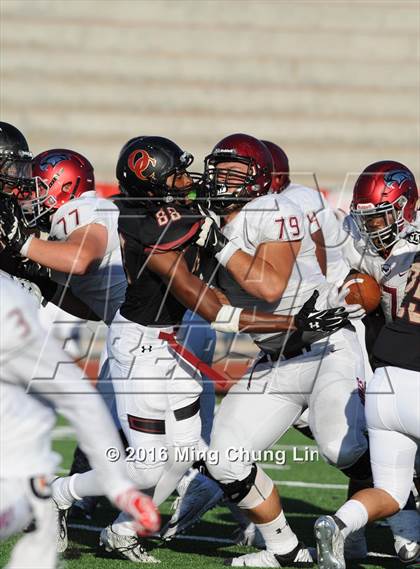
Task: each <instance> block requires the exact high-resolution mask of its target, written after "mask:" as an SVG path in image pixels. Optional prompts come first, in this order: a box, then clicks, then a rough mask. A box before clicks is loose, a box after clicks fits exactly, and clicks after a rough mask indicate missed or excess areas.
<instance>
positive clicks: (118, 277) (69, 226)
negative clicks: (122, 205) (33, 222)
mask: <svg viewBox="0 0 420 569" xmlns="http://www.w3.org/2000/svg"><path fill="white" fill-rule="evenodd" d="M118 216H119V210H118V208H117V206H116V205H115V204H114V203H113V202H111V201H110V200H106V199H104V198H99V197H97V196H96V193H95V192H85V193H84V194H82V195H81V196H80V197H79V198H76V199H74V200H70V201H69V202H67V203H66V204H64V205H62V206H61V207H60V208H59V209H58V210H57V211H56V212H55V213H54V215H53V217H52V223H51V231H50V237H49V238H50V239H51V240H56V241H66V240H67V239H68V238H69V236H70V235H71V234H72V233H73V231H76V230H77V229H80V228H81V227H84V226H86V225H90V224H93V223H99V224H100V225H103V226H104V227H106V229H107V231H108V244H107V247H106V251H105V255H104V257H103V259H102V261H101V263H100V265H99V266H98V267H95V268H94V269H92V270H91V271H89V273H87V274H86V275H68V274H67V273H60V272H58V271H53V272H52V278H53V279H54V280H55V281H56V282H58V283H59V284H62V285H65V284H69V285H70V286H71V290H72V292H73V293H74V294H75V296H77V297H79V298H80V299H81V300H82V301H83V302H84V303H85V304H87V305H88V306H89V307H90V308H92V310H93V311H94V312H95V313H96V314H97V315H98V316H99V317H100V318H101V319H102V320H103V321H104V322H106V323H107V324H110V323H111V321H112V319H113V318H114V315H115V313H116V311H117V310H118V308H119V307H120V305H121V304H122V302H123V301H124V296H125V289H126V278H125V273H124V269H123V265H122V259H121V251H120V242H119V236H118Z"/></svg>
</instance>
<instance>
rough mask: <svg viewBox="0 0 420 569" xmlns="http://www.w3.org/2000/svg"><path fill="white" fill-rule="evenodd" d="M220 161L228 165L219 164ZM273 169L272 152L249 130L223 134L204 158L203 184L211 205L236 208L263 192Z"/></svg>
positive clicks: (217, 208)
mask: <svg viewBox="0 0 420 569" xmlns="http://www.w3.org/2000/svg"><path fill="white" fill-rule="evenodd" d="M233 163H234V164H233ZM223 164H229V167H228V168H224V167H220V165H223ZM236 164H237V165H238V166H237V167H236ZM272 169H273V160H272V158H271V154H270V152H269V151H268V149H267V147H266V146H265V145H264V144H263V143H262V142H261V141H260V140H258V139H257V138H254V137H253V136H249V135H248V134H231V135H230V136H226V137H225V138H223V139H222V140H221V141H220V142H218V143H217V144H216V146H215V147H214V148H213V150H212V152H211V154H209V155H208V156H206V158H205V169H204V186H205V193H206V195H207V197H209V198H210V199H211V208H212V209H214V210H215V211H220V212H222V210H223V211H226V210H227V209H229V210H231V209H235V208H236V207H238V206H239V207H240V206H241V205H244V203H246V202H247V201H249V200H250V199H253V198H256V197H258V196H261V195H264V194H266V193H267V192H268V190H269V189H270V184H271V172H272Z"/></svg>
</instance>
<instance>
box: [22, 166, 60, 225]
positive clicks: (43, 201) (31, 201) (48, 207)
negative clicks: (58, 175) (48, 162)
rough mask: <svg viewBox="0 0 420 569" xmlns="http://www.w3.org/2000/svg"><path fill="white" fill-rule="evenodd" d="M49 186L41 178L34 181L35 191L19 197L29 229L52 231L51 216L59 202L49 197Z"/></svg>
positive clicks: (37, 177)
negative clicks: (36, 228)
mask: <svg viewBox="0 0 420 569" xmlns="http://www.w3.org/2000/svg"><path fill="white" fill-rule="evenodd" d="M49 188H50V186H48V184H47V183H46V182H45V181H44V180H43V179H42V178H40V177H39V176H36V177H35V178H34V179H33V189H32V190H31V192H30V193H28V194H27V195H26V196H23V195H22V196H21V197H19V198H18V199H19V205H20V208H21V210H22V214H23V217H24V219H25V222H26V224H27V226H28V227H32V228H34V227H38V228H40V229H45V230H48V231H49V229H50V216H51V215H52V214H53V213H54V212H55V210H56V209H57V200H56V198H55V197H54V196H52V195H49Z"/></svg>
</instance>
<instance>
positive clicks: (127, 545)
mask: <svg viewBox="0 0 420 569" xmlns="http://www.w3.org/2000/svg"><path fill="white" fill-rule="evenodd" d="M99 545H100V546H101V547H103V548H104V549H105V551H107V552H108V553H116V554H117V555H118V556H119V557H122V558H124V559H129V560H130V561H133V562H134V563H160V561H159V559H156V557H154V556H153V555H150V553H148V552H147V551H146V550H145V548H144V547H143V545H142V542H141V539H140V538H139V537H138V536H137V535H120V534H118V533H115V532H114V531H113V529H112V525H110V526H107V527H106V528H104V529H103V530H102V531H101V536H100V539H99Z"/></svg>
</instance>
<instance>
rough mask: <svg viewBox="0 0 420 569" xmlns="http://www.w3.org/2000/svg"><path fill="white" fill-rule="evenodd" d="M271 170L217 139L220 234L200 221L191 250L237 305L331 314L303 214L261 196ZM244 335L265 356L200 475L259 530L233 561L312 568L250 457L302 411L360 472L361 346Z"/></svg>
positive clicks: (336, 459)
mask: <svg viewBox="0 0 420 569" xmlns="http://www.w3.org/2000/svg"><path fill="white" fill-rule="evenodd" d="M271 172H272V160H271V156H270V153H269V152H268V149H267V148H266V147H265V146H264V144H263V143H261V141H259V140H257V139H255V138H253V137H251V136H248V135H243V134H237V135H231V136H228V137H226V138H225V139H223V140H221V141H220V142H219V143H218V144H217V145H216V146H215V148H214V150H213V152H212V153H211V154H210V155H209V156H208V157H207V158H206V168H205V176H206V179H205V183H206V187H207V191H208V193H209V196H210V198H211V207H212V209H213V210H214V211H215V212H216V213H222V214H224V216H225V225H224V226H223V229H222V231H223V232H221V231H220V230H219V229H218V228H217V225H216V224H215V223H214V222H212V221H209V220H207V221H206V226H204V227H203V229H202V235H201V238H200V240H199V241H198V242H199V244H200V245H202V246H204V247H205V248H206V249H207V250H210V251H213V254H215V257H216V259H217V260H218V262H219V263H220V265H222V268H221V269H220V270H219V274H218V278H219V281H218V282H219V284H220V286H221V288H222V290H223V292H225V293H226V296H227V297H228V299H229V301H230V302H231V303H232V304H233V305H237V306H242V307H248V308H250V307H252V308H254V309H256V308H258V309H262V310H266V311H271V312H273V313H275V314H293V313H295V312H296V311H298V310H299V308H300V306H302V304H303V303H304V302H305V301H306V299H307V298H308V297H310V296H311V294H312V293H313V291H314V290H315V288H317V289H319V290H320V293H321V294H320V298H319V299H318V304H319V306H321V307H326V306H327V297H328V294H329V292H330V288H331V287H330V286H329V285H328V284H327V283H326V281H325V278H324V276H323V275H322V272H321V269H320V267H319V264H318V262H317V258H316V255H315V246H314V243H313V241H312V239H311V237H310V236H309V235H307V234H305V231H304V217H303V213H302V211H301V210H300V209H299V208H298V207H297V206H296V205H295V204H293V203H292V202H291V201H290V200H288V199H287V198H286V197H285V196H283V195H282V194H281V193H280V194H268V190H269V187H270V183H271ZM253 198H254V199H253ZM206 230H207V234H205V231H206ZM203 242H204V244H203ZM353 309H354V310H357V311H358V310H359V309H360V307H359V306H355V307H350V308H349V310H353ZM251 335H252V337H253V339H254V341H255V342H256V344H257V345H258V346H259V347H260V348H261V349H262V355H261V357H260V358H259V359H258V360H257V361H256V363H255V364H254V366H253V368H252V370H250V372H249V373H248V374H247V375H246V376H245V377H244V378H242V380H241V381H239V382H238V383H237V384H236V385H235V386H233V387H232V388H231V389H230V391H229V393H228V394H227V396H226V397H225V398H224V400H223V402H222V404H221V407H220V410H219V413H218V415H217V418H216V421H215V426H214V429H213V433H212V442H211V446H210V450H211V451H214V452H218V453H219V456H220V457H221V459H220V461H219V463H218V464H217V465H214V464H210V463H208V464H207V468H208V470H209V472H210V474H211V475H212V476H213V477H214V478H215V479H216V480H217V481H218V482H219V483H220V484H221V486H222V488H223V490H224V492H225V493H226V494H227V496H228V497H229V498H230V499H231V500H232V501H235V502H236V503H237V504H238V505H239V507H240V508H241V509H242V510H243V511H244V512H245V513H246V514H247V515H248V516H249V518H250V520H251V521H254V522H255V523H256V524H257V527H258V529H259V530H260V532H261V534H262V535H263V538H264V540H265V543H266V546H267V549H266V550H263V551H261V552H259V553H256V554H248V555H245V556H241V557H238V558H235V559H231V560H229V563H230V564H231V565H233V566H249V567H279V566H281V565H283V564H287V565H291V566H300V567H304V566H308V567H309V566H312V564H313V560H312V557H311V555H310V553H309V551H308V550H307V548H306V547H305V546H304V545H303V544H302V543H300V542H299V541H298V539H297V537H296V535H295V534H294V532H293V531H292V530H291V528H290V527H289V525H288V524H287V521H286V518H285V516H284V513H283V510H282V507H281V504H280V499H279V495H278V492H277V490H276V489H275V487H274V484H273V482H272V480H271V479H270V478H269V477H268V476H267V475H266V474H265V472H264V471H263V470H262V469H261V468H260V467H259V466H257V465H256V464H253V460H252V455H253V451H257V450H259V451H261V450H264V449H267V448H269V447H270V446H271V445H272V444H273V443H274V442H275V441H276V440H278V439H279V438H280V437H281V435H282V434H283V433H284V432H285V431H286V430H287V429H288V428H289V426H290V425H291V424H293V423H294V421H295V420H296V419H297V418H298V417H299V416H300V415H301V413H302V411H303V410H304V409H306V407H309V408H310V410H311V412H310V415H309V416H310V427H311V430H312V432H313V434H314V436H315V439H316V441H317V443H318V445H319V447H320V452H321V454H322V455H323V456H324V458H325V459H326V460H327V461H328V462H329V463H331V464H333V465H335V466H337V467H339V468H340V469H341V470H342V471H344V472H345V473H346V474H348V475H351V474H352V471H353V469H354V468H356V467H357V468H359V467H360V466H359V465H360V463H365V462H366V459H365V456H366V450H367V441H366V437H365V435H364V416H363V408H362V405H361V401H360V399H359V395H358V391H357V378H363V377H364V375H363V361H362V356H361V352H360V347H359V345H358V342H357V338H356V335H355V333H354V330H353V329H352V327H349V328H343V329H341V330H340V331H338V332H336V333H335V334H333V335H332V336H331V337H330V338H325V337H319V336H318V335H316V334H315V335H314V336H313V337H312V338H306V339H305V338H303V339H302V338H299V341H295V340H296V335H289V334H287V333H280V334H251ZM239 395H242V396H241V397H239ZM326 409H328V410H329V418H328V420H326V416H325V410H326ZM331 413H332V415H331ZM250 417H252V418H253V420H252V421H250V420H249V418H250ZM331 424H334V429H331V428H330V425H331ZM228 448H237V449H241V448H245V450H246V451H247V453H245V454H246V455H247V457H249V458H245V459H240V460H237V461H230V460H229V459H228V458H227V457H226V449H228ZM367 467H368V465H367Z"/></svg>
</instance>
